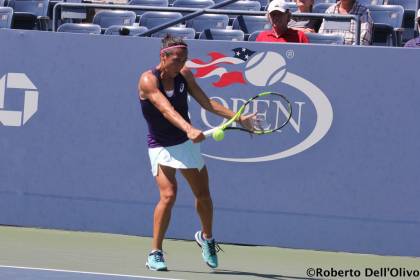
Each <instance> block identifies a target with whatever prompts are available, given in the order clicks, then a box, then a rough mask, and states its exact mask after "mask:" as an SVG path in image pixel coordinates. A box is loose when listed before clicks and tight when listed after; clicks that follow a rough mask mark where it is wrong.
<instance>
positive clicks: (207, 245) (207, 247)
mask: <svg viewBox="0 0 420 280" xmlns="http://www.w3.org/2000/svg"><path fill="white" fill-rule="evenodd" d="M195 241H197V244H198V246H200V247H201V251H202V254H201V255H202V256H203V260H204V262H205V263H206V264H207V265H208V266H210V267H211V268H216V267H217V266H218V260H217V252H218V251H220V250H222V249H221V248H220V247H219V245H217V243H216V241H215V240H214V238H213V239H211V240H207V239H205V238H204V237H203V233H202V232H201V231H197V232H196V233H195ZM222 251H223V250H222Z"/></svg>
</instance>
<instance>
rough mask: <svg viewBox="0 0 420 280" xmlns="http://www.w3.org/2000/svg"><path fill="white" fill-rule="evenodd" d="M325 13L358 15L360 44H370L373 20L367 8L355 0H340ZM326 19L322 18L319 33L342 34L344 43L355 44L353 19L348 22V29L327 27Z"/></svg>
mask: <svg viewBox="0 0 420 280" xmlns="http://www.w3.org/2000/svg"><path fill="white" fill-rule="evenodd" d="M325 13H326V14H341V15H348V14H350V15H358V16H360V23H361V30H360V32H361V33H360V44H361V45H370V43H371V40H372V27H373V20H372V17H371V16H370V12H369V9H368V8H366V7H365V6H363V5H361V4H359V3H358V2H357V0H341V1H339V2H337V3H336V4H334V5H332V6H331V7H329V8H328V9H327V10H326V11H325ZM326 22H327V21H326V19H324V20H323V22H322V24H321V27H320V29H319V33H324V34H343V36H344V44H346V45H355V44H356V36H355V35H356V22H355V21H354V20H352V21H351V23H350V28H349V29H348V30H340V29H333V28H332V27H328V26H327V24H326Z"/></svg>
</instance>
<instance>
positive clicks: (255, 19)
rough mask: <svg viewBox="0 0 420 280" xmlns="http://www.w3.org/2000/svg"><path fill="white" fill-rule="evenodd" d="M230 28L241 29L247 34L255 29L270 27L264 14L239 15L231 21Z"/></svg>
mask: <svg viewBox="0 0 420 280" xmlns="http://www.w3.org/2000/svg"><path fill="white" fill-rule="evenodd" d="M232 28H233V29H235V30H242V31H243V32H244V33H245V34H246V35H249V34H251V33H253V32H255V31H259V30H264V29H271V24H270V22H269V21H268V19H267V17H266V16H246V15H240V16H237V17H236V18H235V20H234V21H233V25H232Z"/></svg>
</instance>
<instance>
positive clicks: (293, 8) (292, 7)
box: [285, 2, 298, 13]
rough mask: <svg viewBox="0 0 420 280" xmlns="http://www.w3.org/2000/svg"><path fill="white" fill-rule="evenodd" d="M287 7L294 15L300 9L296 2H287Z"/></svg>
mask: <svg viewBox="0 0 420 280" xmlns="http://www.w3.org/2000/svg"><path fill="white" fill-rule="evenodd" d="M285 4H286V5H285V6H286V7H287V8H288V9H289V11H290V12H291V13H294V12H296V11H297V10H298V7H297V5H296V3H295V2H286V3H285Z"/></svg>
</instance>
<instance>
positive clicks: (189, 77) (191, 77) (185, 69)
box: [180, 66, 194, 82]
mask: <svg viewBox="0 0 420 280" xmlns="http://www.w3.org/2000/svg"><path fill="white" fill-rule="evenodd" d="M180 74H181V75H182V77H184V79H186V80H187V82H191V81H193V80H194V74H193V73H192V71H191V69H190V68H188V67H187V66H184V67H183V68H182V69H181V71H180Z"/></svg>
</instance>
